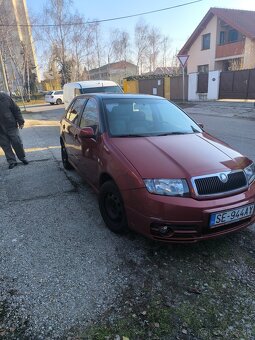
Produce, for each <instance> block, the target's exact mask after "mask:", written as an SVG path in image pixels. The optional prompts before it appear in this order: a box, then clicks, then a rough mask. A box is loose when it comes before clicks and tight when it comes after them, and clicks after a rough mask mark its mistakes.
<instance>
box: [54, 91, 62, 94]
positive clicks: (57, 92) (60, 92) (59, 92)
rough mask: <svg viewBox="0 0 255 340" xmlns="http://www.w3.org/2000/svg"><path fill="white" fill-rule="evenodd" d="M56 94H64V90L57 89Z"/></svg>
mask: <svg viewBox="0 0 255 340" xmlns="http://www.w3.org/2000/svg"><path fill="white" fill-rule="evenodd" d="M54 94H63V91H55V93H54Z"/></svg>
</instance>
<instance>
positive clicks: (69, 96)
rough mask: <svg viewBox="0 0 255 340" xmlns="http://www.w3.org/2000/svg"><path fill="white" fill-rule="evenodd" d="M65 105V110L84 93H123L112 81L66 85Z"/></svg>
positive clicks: (90, 81) (79, 82) (78, 82)
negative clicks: (75, 98)
mask: <svg viewBox="0 0 255 340" xmlns="http://www.w3.org/2000/svg"><path fill="white" fill-rule="evenodd" d="M63 90H64V96H63V98H64V104H65V109H67V107H68V105H69V104H70V103H71V101H72V100H73V98H74V97H76V96H78V95H80V94H84V93H96V92H109V93H123V91H122V89H121V87H120V86H119V85H118V84H116V83H115V82H114V81H111V80H85V81H77V82H75V83H67V84H65V85H64V88H63Z"/></svg>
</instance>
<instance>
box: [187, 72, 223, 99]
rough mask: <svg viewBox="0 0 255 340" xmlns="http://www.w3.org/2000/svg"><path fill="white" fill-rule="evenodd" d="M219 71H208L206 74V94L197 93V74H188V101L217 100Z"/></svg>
mask: <svg viewBox="0 0 255 340" xmlns="http://www.w3.org/2000/svg"><path fill="white" fill-rule="evenodd" d="M219 87H220V71H210V72H209V74H208V92H207V94H206V93H205V94H199V93H197V73H191V74H189V86H188V100H190V101H199V100H217V99H218V98H219Z"/></svg>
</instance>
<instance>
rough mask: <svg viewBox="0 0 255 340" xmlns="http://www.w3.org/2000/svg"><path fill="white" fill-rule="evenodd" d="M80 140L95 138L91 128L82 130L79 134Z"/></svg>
mask: <svg viewBox="0 0 255 340" xmlns="http://www.w3.org/2000/svg"><path fill="white" fill-rule="evenodd" d="M79 137H80V138H92V137H95V132H94V130H93V129H92V128H91V127H86V128H83V129H81V131H80V133H79Z"/></svg>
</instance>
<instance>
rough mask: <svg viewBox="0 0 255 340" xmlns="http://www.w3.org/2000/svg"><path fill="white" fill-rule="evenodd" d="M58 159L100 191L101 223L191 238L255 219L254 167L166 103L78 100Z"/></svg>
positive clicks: (102, 97) (65, 124) (132, 98)
mask: <svg viewBox="0 0 255 340" xmlns="http://www.w3.org/2000/svg"><path fill="white" fill-rule="evenodd" d="M60 143H61V151H62V160H63V164H64V167H65V168H66V169H70V168H75V169H76V170H77V171H78V173H79V174H80V175H81V176H82V177H83V178H84V179H86V180H87V182H88V183H89V184H90V185H91V186H92V187H93V188H94V189H95V191H96V192H97V193H98V196H99V207H100V211H101V214H102V217H103V219H104V222H105V224H106V225H107V226H108V227H109V228H110V229H111V230H112V231H114V232H123V231H125V230H126V229H127V228H128V227H129V228H131V229H134V230H136V231H137V232H139V233H142V234H144V235H146V236H147V237H150V238H153V239H155V240H161V241H166V242H195V241H199V240H204V239H210V238H213V237H217V236H221V235H224V234H228V233H232V232H234V231H237V230H240V229H243V228H245V227H247V226H249V225H250V224H252V223H253V222H254V221H255V215H254V202H255V165H254V163H253V162H252V161H251V160H249V159H248V158H246V157H245V156H243V155H241V154H240V153H238V152H237V151H235V150H233V149H232V148H230V147H229V146H228V145H226V144H225V143H223V142H221V141H219V140H217V139H216V138H214V137H212V136H211V135H209V134H208V133H206V132H205V131H204V130H203V129H202V128H201V127H200V126H199V125H197V124H196V123H195V122H194V121H193V120H192V119H191V118H190V117H188V116H187V115H186V114H185V113H184V112H183V111H182V110H181V109H180V108H178V107H177V106H175V105H174V104H172V103H171V102H169V101H168V100H166V99H164V98H161V97H156V96H149V95H127V94H99V93H98V94H89V95H81V96H78V97H76V98H75V99H74V100H73V101H72V103H71V104H70V106H69V108H68V109H67V111H66V113H65V116H64V118H63V119H62V120H61V135H60Z"/></svg>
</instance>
